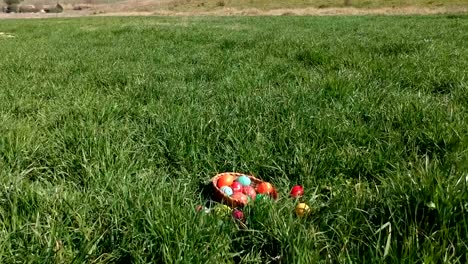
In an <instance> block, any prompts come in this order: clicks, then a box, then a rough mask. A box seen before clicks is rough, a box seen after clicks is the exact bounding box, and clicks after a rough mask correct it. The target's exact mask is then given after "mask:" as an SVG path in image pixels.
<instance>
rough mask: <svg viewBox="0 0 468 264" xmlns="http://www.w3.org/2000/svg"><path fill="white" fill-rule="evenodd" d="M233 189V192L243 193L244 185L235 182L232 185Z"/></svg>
mask: <svg viewBox="0 0 468 264" xmlns="http://www.w3.org/2000/svg"><path fill="white" fill-rule="evenodd" d="M231 189H232V191H233V192H241V191H242V184H240V183H239V182H233V183H232V184H231Z"/></svg>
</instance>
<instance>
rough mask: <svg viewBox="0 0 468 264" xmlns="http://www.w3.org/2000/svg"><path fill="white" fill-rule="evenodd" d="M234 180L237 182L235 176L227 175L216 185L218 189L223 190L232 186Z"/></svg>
mask: <svg viewBox="0 0 468 264" xmlns="http://www.w3.org/2000/svg"><path fill="white" fill-rule="evenodd" d="M234 180H235V178H234V176H232V175H230V174H226V175H223V176H221V177H219V179H218V182H217V183H216V185H217V186H218V188H221V187H223V186H231V184H232V183H233V182H234Z"/></svg>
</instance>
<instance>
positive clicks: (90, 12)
mask: <svg viewBox="0 0 468 264" xmlns="http://www.w3.org/2000/svg"><path fill="white" fill-rule="evenodd" d="M153 10H154V9H153ZM453 13H465V14H466V13H468V6H466V7H435V8H425V7H398V8H375V9H368V8H353V7H348V8H298V9H273V10H260V9H254V8H250V9H235V8H219V9H216V10H211V11H197V10H192V11H172V10H156V11H133V10H131V9H130V7H128V6H125V5H117V6H116V5H113V6H107V5H95V6H93V7H92V8H91V9H86V10H80V11H78V10H71V8H69V9H68V10H67V9H66V10H65V11H64V12H63V13H58V14H43V13H24V14H5V13H0V19H8V18H13V19H23V18H61V17H82V16H153V15H155V16H282V15H295V16H335V15H429V14H453Z"/></svg>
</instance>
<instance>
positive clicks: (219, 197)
mask: <svg viewBox="0 0 468 264" xmlns="http://www.w3.org/2000/svg"><path fill="white" fill-rule="evenodd" d="M224 175H232V176H234V177H236V178H237V177H239V176H241V175H246V176H248V177H249V178H250V180H251V182H252V183H251V184H250V186H252V187H253V188H255V189H257V185H258V184H259V183H262V182H265V181H262V180H260V179H257V178H255V177H254V176H251V175H247V174H243V173H237V172H224V173H220V174H218V175H216V176H214V177H213V178H212V179H211V183H212V184H213V188H214V199H215V200H216V201H218V202H222V203H224V204H226V205H229V206H231V207H243V206H245V205H246V204H245V203H243V202H242V201H239V200H236V199H233V198H231V197H229V196H227V195H226V194H224V193H223V192H222V191H221V189H220V188H218V179H219V178H220V177H222V176H224ZM270 196H271V197H273V199H277V198H278V192H277V191H276V189H275V188H273V192H272V193H270Z"/></svg>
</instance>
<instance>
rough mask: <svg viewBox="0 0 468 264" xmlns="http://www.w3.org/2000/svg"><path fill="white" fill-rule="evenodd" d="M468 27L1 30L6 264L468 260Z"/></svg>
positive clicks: (167, 25)
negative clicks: (265, 191) (229, 202)
mask: <svg viewBox="0 0 468 264" xmlns="http://www.w3.org/2000/svg"><path fill="white" fill-rule="evenodd" d="M466 18H467V17H466V16H462V15H460V16H454V15H451V16H426V17H372V16H368V17H322V18H319V17H315V18H313V17H239V18H236V17H224V18H202V17H199V18H86V19H85V18H83V19H54V20H34V21H32V20H30V21H20V20H17V21H13V20H11V21H2V23H1V24H0V32H5V33H6V34H10V35H13V36H15V37H14V38H0V48H1V49H0V58H1V60H0V73H1V75H0V228H1V229H0V230H1V233H0V262H1V263H26V262H34V263H48V262H57V263H71V262H78V263H83V262H89V263H91V262H93V263H94V262H97V263H105V262H110V263H114V262H118V263H130V262H133V263H148V262H149V263H151V262H153V263H154V262H167V263H177V262H184V263H225V262H255V263H267V262H282V263H315V262H324V263H336V262H343V263H351V262H354V263H375V262H382V261H388V262H394V263H422V262H425V263H431V262H433V263H439V262H447V263H466V260H467V257H468V255H467V254H468V253H467V252H468V251H467V249H468V246H467V244H466V243H467V242H466V237H467V234H468V233H467V230H468V224H467V219H466V211H467V209H468V192H467V187H468V186H467V184H468V179H467V176H468V166H467V164H468V163H467V162H468V159H467V157H468V154H467V153H468V152H467V150H468V138H467V135H468V120H467V119H468V111H467V106H468V96H467V95H468V88H467V71H466V69H468V48H467V47H468V46H467V45H466V43H467V41H468V39H467V34H466V32H468V20H467V19H466ZM223 171H239V172H244V173H251V174H254V175H256V176H257V177H260V178H263V179H265V180H268V181H271V182H272V183H273V184H274V185H275V186H276V187H277V188H278V189H279V191H280V199H279V200H278V201H277V202H271V201H265V202H263V203H257V204H255V206H253V207H249V208H247V209H246V214H247V215H248V219H247V222H246V224H247V227H248V228H247V229H239V227H238V225H237V224H236V223H235V222H234V221H231V220H229V219H227V220H222V221H220V218H219V217H217V216H216V215H214V214H200V213H196V212H195V207H196V206H197V205H199V204H202V203H204V202H205V200H206V198H207V197H206V196H205V192H204V191H203V190H204V189H205V188H204V184H205V183H206V182H207V181H208V180H209V179H210V177H212V176H214V175H215V174H217V173H218V172H223ZM294 184H301V185H303V186H304V187H305V189H306V196H305V197H304V200H305V201H306V202H307V203H308V204H309V205H310V206H311V208H312V209H313V213H312V214H311V215H310V216H309V217H307V218H304V219H298V218H296V217H295V216H294V213H293V211H294V205H295V203H296V201H293V200H291V199H289V198H288V197H287V194H288V191H289V189H290V188H291V187H292V185H294Z"/></svg>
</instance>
